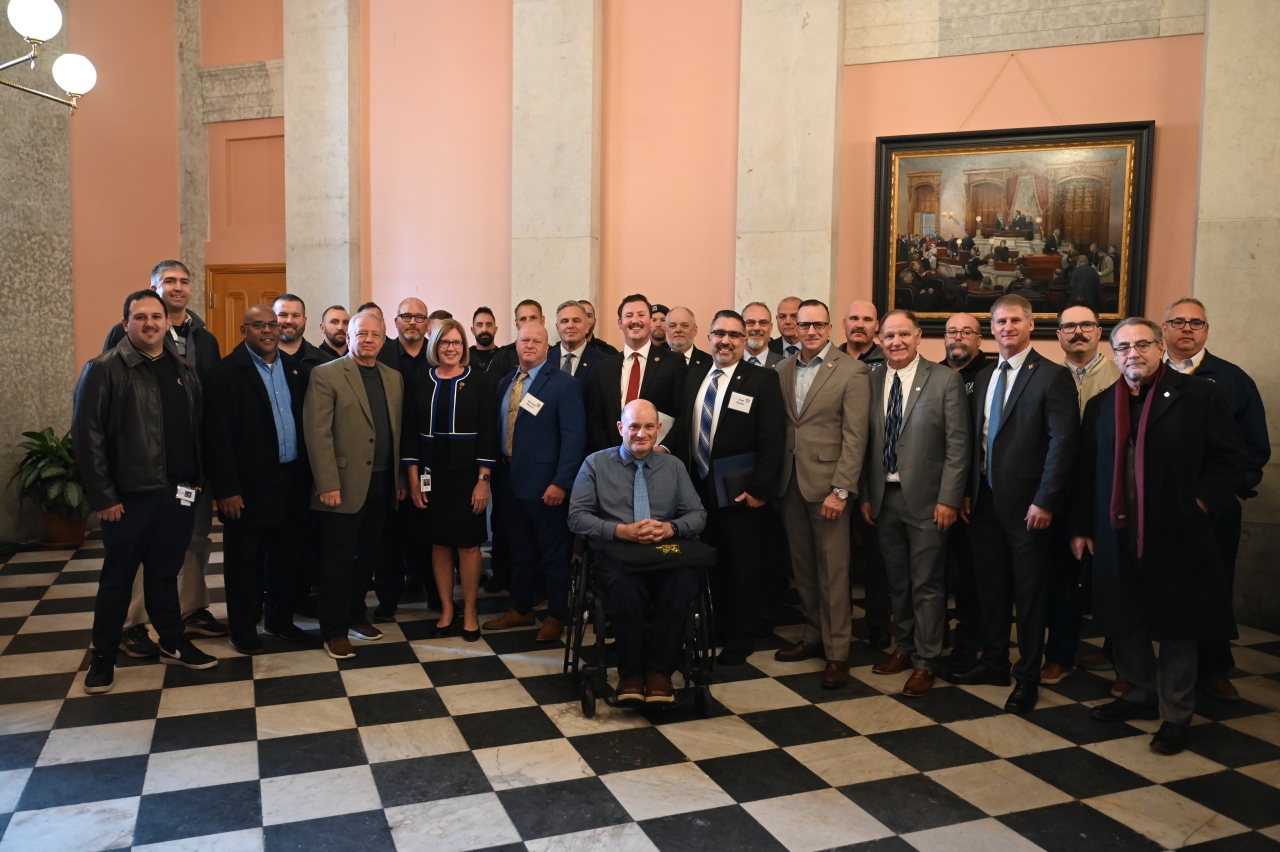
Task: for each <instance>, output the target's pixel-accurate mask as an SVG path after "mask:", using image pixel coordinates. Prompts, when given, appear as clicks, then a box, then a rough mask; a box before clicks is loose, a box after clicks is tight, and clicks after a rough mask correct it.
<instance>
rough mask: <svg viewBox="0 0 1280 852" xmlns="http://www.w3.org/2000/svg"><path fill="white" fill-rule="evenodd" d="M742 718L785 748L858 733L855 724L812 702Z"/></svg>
mask: <svg viewBox="0 0 1280 852" xmlns="http://www.w3.org/2000/svg"><path fill="white" fill-rule="evenodd" d="M742 721H744V722H746V723H747V724H748V725H750V726H751V727H753V728H755V729H756V730H757V731H759V732H760V733H762V734H764V735H765V736H766V737H768V738H769V739H770V740H771V741H772V742H773V743H774V745H777V746H779V747H781V748H786V747H788V746H793V745H804V744H805V743H817V742H824V741H826V740H838V739H843V738H844V737H856V736H857V735H858V734H857V732H856V731H854V730H853V728H850V727H849V726H848V725H846V724H844V723H843V722H841V721H840V720H839V719H837V718H836V717H835V716H832V715H831V714H830V713H826V712H824V711H822V710H820V709H818V708H817V707H815V706H814V705H812V704H805V705H802V706H800V707H787V708H784V709H782V710H765V711H763V712H760V713H748V714H746V715H745V716H743V717H742Z"/></svg>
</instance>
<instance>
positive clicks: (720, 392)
mask: <svg viewBox="0 0 1280 852" xmlns="http://www.w3.org/2000/svg"><path fill="white" fill-rule="evenodd" d="M739 363H740V362H739V361H734V362H733V366H730V367H717V366H716V365H715V364H714V363H712V365H711V369H710V370H709V371H707V377H706V378H705V379H703V380H702V384H700V385H698V395H697V396H695V397H694V398H693V404H694V405H696V406H697V408H696V409H695V410H694V412H693V418H694V419H693V422H694V423H695V424H700V423H701V422H702V400H703V399H704V398H706V395H707V388H709V387H710V386H711V374H712V373H714V372H715V371H716V370H721V371H723V372H724V375H723V376H721V377H720V384H718V385H716V401H715V407H713V408H712V409H711V439H710V444H709V445H710V446H712V447H714V446H715V445H716V429H717V428H718V427H719V426H720V406H721V405H722V404H723V403H724V395H725V394H726V393H728V387H729V382H730V380H732V379H733V371H734V370H736V369H738V364H739ZM693 439H694V446H697V440H698V436H697V433H696V432H695V433H694V438H693Z"/></svg>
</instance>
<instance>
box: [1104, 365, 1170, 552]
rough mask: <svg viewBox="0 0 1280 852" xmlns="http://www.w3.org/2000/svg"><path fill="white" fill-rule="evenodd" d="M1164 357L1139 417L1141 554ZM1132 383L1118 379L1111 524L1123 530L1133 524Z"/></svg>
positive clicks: (1136, 473) (1136, 464)
mask: <svg viewBox="0 0 1280 852" xmlns="http://www.w3.org/2000/svg"><path fill="white" fill-rule="evenodd" d="M1164 371H1165V366H1164V361H1161V362H1160V366H1159V367H1157V368H1156V373H1155V376H1153V377H1152V379H1151V390H1150V391H1148V392H1147V401H1146V402H1144V403H1143V404H1142V416H1141V417H1139V418H1138V437H1137V440H1136V441H1135V443H1134V447H1133V478H1134V490H1135V491H1136V492H1137V495H1138V556H1139V557H1141V556H1142V545H1143V538H1144V535H1145V533H1146V529H1147V524H1146V502H1147V501H1146V494H1145V490H1144V488H1143V480H1144V479H1145V469H1144V464H1143V461H1144V457H1145V456H1146V451H1147V420H1148V418H1149V417H1150V416H1151V408H1152V405H1151V400H1152V398H1153V397H1154V396H1155V392H1156V387H1157V386H1158V385H1159V384H1160V382H1161V381H1163V380H1164ZM1129 396H1130V394H1129V384H1128V382H1126V381H1125V380H1124V378H1123V377H1121V379H1120V381H1118V382H1116V451H1115V471H1114V472H1113V473H1112V478H1111V528H1112V529H1113V530H1122V529H1124V528H1126V527H1127V526H1129V518H1128V516H1127V514H1126V509H1125V476H1124V474H1125V460H1126V459H1127V458H1128V454H1129V435H1130V433H1131V432H1132V430H1133V425H1132V423H1130V421H1129Z"/></svg>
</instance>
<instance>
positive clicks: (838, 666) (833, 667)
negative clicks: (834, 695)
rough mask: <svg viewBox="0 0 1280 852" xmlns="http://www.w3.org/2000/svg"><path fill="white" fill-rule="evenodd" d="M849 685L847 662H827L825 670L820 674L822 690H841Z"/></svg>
mask: <svg viewBox="0 0 1280 852" xmlns="http://www.w3.org/2000/svg"><path fill="white" fill-rule="evenodd" d="M848 683H849V662H848V660H827V670H826V671H825V672H823V673H822V688H823V689H842V688H844V687H845V686H846V685H847V684H848Z"/></svg>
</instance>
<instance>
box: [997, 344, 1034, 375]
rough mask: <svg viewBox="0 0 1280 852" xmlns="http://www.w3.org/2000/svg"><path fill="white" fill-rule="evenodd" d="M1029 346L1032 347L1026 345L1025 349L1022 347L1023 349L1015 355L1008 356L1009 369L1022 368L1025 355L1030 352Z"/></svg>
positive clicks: (1025, 358)
mask: <svg viewBox="0 0 1280 852" xmlns="http://www.w3.org/2000/svg"><path fill="white" fill-rule="evenodd" d="M1031 348H1032V347H1030V346H1028V347H1027V348H1026V349H1023V350H1022V351H1021V352H1019V353H1018V354H1017V355H1014V356H1013V357H1012V358H1010V359H1009V369H1010V370H1021V369H1022V365H1023V364H1024V363H1026V360H1027V357H1028V356H1029V355H1030V354H1031ZM1000 360H1002V361H1003V360H1004V359H1003V358H1001V359H1000Z"/></svg>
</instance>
